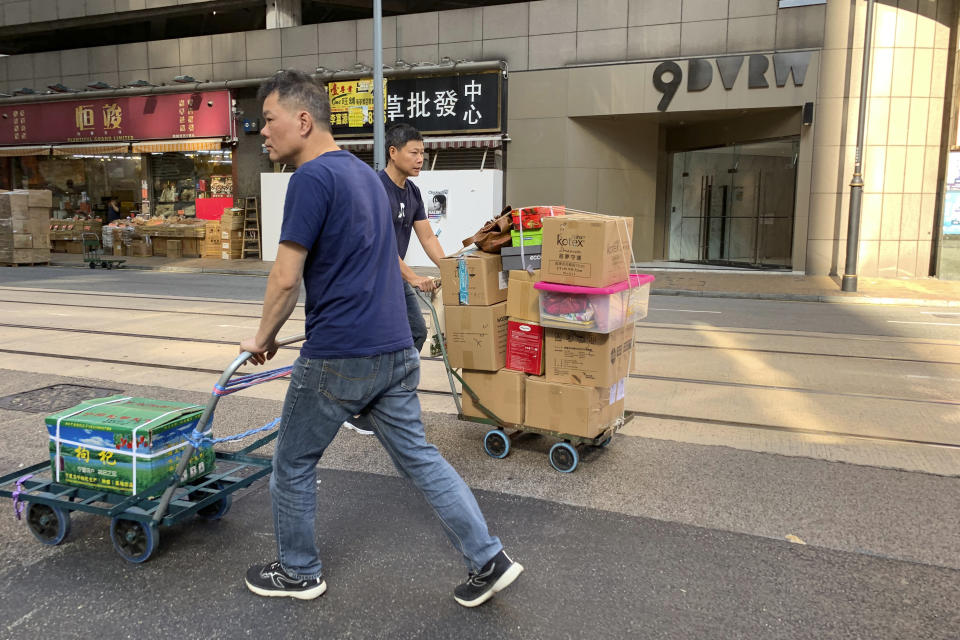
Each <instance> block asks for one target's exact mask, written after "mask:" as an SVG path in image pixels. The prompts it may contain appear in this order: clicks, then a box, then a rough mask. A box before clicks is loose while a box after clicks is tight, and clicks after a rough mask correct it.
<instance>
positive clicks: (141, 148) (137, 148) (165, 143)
mask: <svg viewBox="0 0 960 640" xmlns="http://www.w3.org/2000/svg"><path fill="white" fill-rule="evenodd" d="M222 146H223V142H222V141H221V140H220V138H190V139H184V140H157V141H155V142H134V143H133V145H131V149H130V151H131V152H133V153H164V152H172V151H219V150H220V148H221V147H222Z"/></svg>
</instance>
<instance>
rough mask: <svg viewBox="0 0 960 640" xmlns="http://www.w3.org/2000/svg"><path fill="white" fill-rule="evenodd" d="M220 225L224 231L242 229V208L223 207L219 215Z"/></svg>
mask: <svg viewBox="0 0 960 640" xmlns="http://www.w3.org/2000/svg"><path fill="white" fill-rule="evenodd" d="M220 227H221V229H222V230H224V231H232V230H237V229H243V209H238V208H231V209H224V210H223V215H221V216H220Z"/></svg>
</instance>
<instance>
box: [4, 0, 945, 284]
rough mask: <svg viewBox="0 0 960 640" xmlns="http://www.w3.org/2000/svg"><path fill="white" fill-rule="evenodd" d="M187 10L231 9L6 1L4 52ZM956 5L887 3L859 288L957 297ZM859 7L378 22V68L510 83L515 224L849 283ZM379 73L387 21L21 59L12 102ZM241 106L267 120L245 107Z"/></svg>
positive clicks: (667, 256) (493, 12) (573, 4)
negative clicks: (65, 32)
mask: <svg viewBox="0 0 960 640" xmlns="http://www.w3.org/2000/svg"><path fill="white" fill-rule="evenodd" d="M186 4H192V5H193V6H194V7H195V10H196V11H198V12H209V11H213V10H214V9H213V7H214V6H215V5H216V6H220V7H223V6H224V3H223V2H199V3H185V2H180V3H176V2H172V0H166V1H163V0H161V1H153V2H152V1H151V0H146V2H140V3H136V2H126V1H123V0H116V1H114V0H108V1H106V2H94V1H93V0H87V1H86V3H84V2H63V1H61V2H59V3H57V2H25V1H19V2H10V1H7V2H3V3H2V4H0V7H2V13H3V20H4V24H3V25H2V26H0V35H2V34H3V33H4V30H7V29H11V28H18V27H17V25H21V26H20V27H19V28H24V25H27V26H29V25H32V27H33V28H36V27H37V26H38V24H41V25H42V24H43V23H46V24H49V25H50V28H55V27H56V25H57V24H58V23H62V22H63V21H64V20H73V21H81V22H82V21H83V20H85V19H92V18H91V17H90V16H86V17H84V16H79V15H73V16H70V17H67V16H66V15H61V14H62V13H63V11H64V9H65V7H66V6H67V5H69V6H70V8H66V9H65V10H66V11H68V12H69V11H76V6H77V5H83V6H84V11H85V12H86V13H88V14H89V13H92V12H102V13H101V14H99V15H100V17H99V18H97V19H100V20H103V19H108V20H109V19H120V18H124V16H126V17H127V18H129V16H131V15H134V14H137V13H138V12H150V11H160V10H161V9H159V8H158V7H159V6H160V5H176V7H177V10H178V11H181V12H182V11H186V10H187V9H186V8H184V6H183V5H186ZM957 4H958V3H957V2H956V0H876V3H875V20H874V29H873V32H872V34H871V35H870V40H869V43H870V47H871V65H870V73H871V78H870V85H869V86H870V90H869V94H868V96H867V100H868V102H867V118H866V127H867V128H866V138H865V151H864V156H863V166H864V183H865V187H864V197H863V209H862V223H861V227H860V242H859V263H858V264H859V268H858V271H859V275H862V276H868V277H869V276H879V277H906V278H916V277H928V276H931V275H935V276H938V277H944V278H958V277H960V246H958V243H957V242H958V238H960V220H958V224H957V225H952V224H951V223H952V222H953V220H954V218H960V213H955V212H954V211H953V201H952V200H950V199H949V198H946V199H945V197H944V196H945V194H947V193H948V191H947V189H948V188H949V187H950V186H951V185H952V184H953V183H952V182H951V180H952V178H951V175H950V166H951V163H950V153H951V150H953V149H956V148H957V147H956V122H955V120H956V118H955V117H954V116H953V114H954V112H955V110H956V102H955V100H954V93H955V87H956V82H955V80H954V75H955V64H954V58H955V50H956V32H957V29H956V27H957ZM121 5H122V6H121ZM866 5H867V3H866V0H826V1H823V0H538V1H536V2H519V3H512V4H501V5H492V6H477V7H473V8H465V9H452V10H438V11H431V12H427V13H416V14H405V15H395V16H389V17H386V18H384V22H383V46H384V53H383V60H384V62H385V63H386V64H388V65H396V66H408V65H411V64H413V65H415V64H417V63H421V62H427V63H434V64H444V63H446V62H448V61H458V60H503V61H505V62H506V64H507V68H508V70H509V98H508V102H507V118H506V127H505V129H506V133H507V135H508V136H509V142H508V143H507V144H506V150H505V151H504V154H505V158H506V162H505V169H506V175H505V184H506V199H507V201H508V202H509V203H511V204H513V205H516V206H522V205H531V204H565V205H567V206H568V207H572V208H576V209H583V210H587V211H597V212H602V213H609V214H615V215H627V216H631V217H633V218H634V221H635V224H634V236H635V237H634V252H635V259H636V260H637V261H642V262H646V261H650V260H658V261H664V262H684V263H688V264H718V265H732V266H744V267H755V268H774V269H788V270H792V271H796V272H804V273H808V274H836V273H839V274H842V272H843V265H844V261H845V255H846V236H847V220H848V209H849V191H850V188H849V184H850V181H851V178H852V174H853V165H854V149H855V144H856V136H857V122H858V118H857V112H858V107H859V99H860V95H859V93H860V77H861V66H862V59H863V58H862V56H863V50H864V42H865V24H864V23H865V19H864V18H865V12H866ZM52 6H55V7H56V11H57V12H54V11H53V9H51V7H52ZM37 8H42V10H39V11H38V10H37ZM111 11H112V12H113V13H111ZM58 12H59V13H58ZM308 14H309V12H304V19H306V18H307V15H308ZM34 15H37V16H38V17H40V18H41V20H39V21H38V20H34V19H33V16H34ZM105 16H107V17H106V18H105ZM117 16H120V18H117ZM263 26H270V25H269V24H267V25H263ZM167 35H169V34H167ZM0 39H2V38H0ZM372 61H373V51H372V21H371V20H369V19H340V20H336V21H332V22H320V23H316V24H305V25H301V26H293V27H287V28H275V29H270V28H256V29H252V30H244V31H240V30H238V31H235V32H228V33H217V34H214V35H200V36H190V37H182V38H170V37H166V38H163V39H150V40H145V41H138V42H128V43H121V44H108V45H103V46H90V47H83V48H71V49H64V50H55V51H39V52H33V53H21V54H15V55H11V56H9V57H6V58H0V90H2V88H3V87H6V93H9V94H12V93H13V92H15V91H18V90H19V89H21V88H23V87H28V88H34V89H36V90H38V91H39V90H41V89H42V88H45V87H47V86H50V85H54V84H56V83H62V84H63V85H65V86H67V87H75V88H82V87H84V86H86V85H87V84H88V83H90V82H94V81H103V82H105V83H107V84H109V85H112V86H124V85H127V84H129V83H131V82H134V81H136V80H147V81H149V82H150V83H152V84H164V83H165V84H170V83H171V82H172V81H173V78H174V77H175V76H178V75H188V76H191V77H192V78H195V79H196V80H197V81H209V82H226V81H233V80H243V79H251V78H259V77H265V76H268V75H270V74H271V73H273V72H274V71H276V70H277V69H280V68H297V69H302V70H305V71H309V72H314V71H316V70H317V69H318V68H323V69H325V70H330V71H333V70H337V69H343V70H352V69H356V68H365V67H369V65H371V64H372ZM394 61H403V63H399V62H397V63H395V62H394ZM12 100H15V98H5V99H3V100H2V101H0V106H2V105H3V104H6V103H10V102H11V101H12ZM237 102H238V105H239V106H240V107H241V109H242V110H243V111H244V112H246V113H251V112H252V113H256V110H257V108H258V106H257V105H256V104H255V100H253V99H252V96H251V95H249V92H247V93H243V92H241V93H239V94H238V95H237ZM238 137H239V144H238V145H237V154H236V155H235V156H234V157H235V158H236V159H238V160H237V164H238V166H237V168H236V169H235V175H236V176H237V180H238V182H239V186H240V190H245V189H253V188H255V187H254V185H253V180H254V177H255V176H256V175H257V174H258V173H259V172H260V171H262V170H269V167H268V164H267V163H266V162H265V160H264V158H263V157H262V155H260V154H259V153H258V141H255V138H256V136H250V137H247V136H244V135H242V134H238ZM956 164H960V163H956ZM958 178H960V176H958ZM247 182H249V184H246V183H247ZM956 182H957V184H956V185H955V186H957V187H958V188H960V179H958V180H957V181H956ZM957 204H958V205H960V202H958V203H957ZM951 231H953V232H954V233H955V234H958V235H954V233H950V232H951Z"/></svg>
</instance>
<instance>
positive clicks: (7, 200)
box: [0, 191, 30, 219]
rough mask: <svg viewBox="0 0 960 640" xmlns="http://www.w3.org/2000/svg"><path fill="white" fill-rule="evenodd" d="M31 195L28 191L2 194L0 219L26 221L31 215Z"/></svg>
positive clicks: (0, 195)
mask: <svg viewBox="0 0 960 640" xmlns="http://www.w3.org/2000/svg"><path fill="white" fill-rule="evenodd" d="M29 206H30V195H29V193H28V192H26V191H7V192H6V193H0V219H9V218H19V219H24V218H26V217H27V216H28V215H29Z"/></svg>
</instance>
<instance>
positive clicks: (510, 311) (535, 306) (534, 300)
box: [507, 271, 540, 322]
mask: <svg viewBox="0 0 960 640" xmlns="http://www.w3.org/2000/svg"><path fill="white" fill-rule="evenodd" d="M509 273H510V276H509V279H508V280H507V315H508V316H510V317H511V318H516V319H517V320H525V321H527V322H540V292H539V291H537V290H536V289H534V288H533V283H535V282H537V281H538V280H540V272H539V271H534V272H533V273H530V272H529V271H510V272H509Z"/></svg>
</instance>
